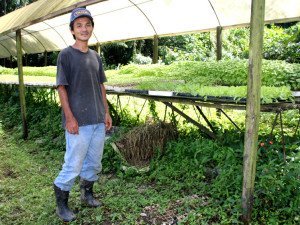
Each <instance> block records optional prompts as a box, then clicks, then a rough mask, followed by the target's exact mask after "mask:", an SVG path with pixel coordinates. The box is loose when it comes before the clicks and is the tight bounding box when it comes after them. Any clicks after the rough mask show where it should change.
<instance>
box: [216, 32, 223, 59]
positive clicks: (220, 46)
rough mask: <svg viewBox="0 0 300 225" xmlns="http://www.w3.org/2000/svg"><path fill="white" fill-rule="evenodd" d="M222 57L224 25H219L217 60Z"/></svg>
mask: <svg viewBox="0 0 300 225" xmlns="http://www.w3.org/2000/svg"><path fill="white" fill-rule="evenodd" d="M221 59H222V27H221V26H218V27H217V61H219V60H221Z"/></svg>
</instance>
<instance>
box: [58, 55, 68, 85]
mask: <svg viewBox="0 0 300 225" xmlns="http://www.w3.org/2000/svg"><path fill="white" fill-rule="evenodd" d="M66 65H67V56H66V54H64V53H63V52H60V53H59V55H58V58H57V72H56V87H58V86H59V85H66V86H67V85H69V82H68V78H67V74H68V72H67V66H66Z"/></svg>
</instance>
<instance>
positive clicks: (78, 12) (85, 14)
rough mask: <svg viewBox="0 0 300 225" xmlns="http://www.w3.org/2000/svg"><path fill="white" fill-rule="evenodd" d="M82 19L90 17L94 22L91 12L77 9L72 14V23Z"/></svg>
mask: <svg viewBox="0 0 300 225" xmlns="http://www.w3.org/2000/svg"><path fill="white" fill-rule="evenodd" d="M80 17H88V18H90V20H92V21H93V17H92V15H91V13H90V11H89V10H87V9H85V8H77V9H74V10H73V12H72V13H71V18H70V23H71V22H73V21H74V20H76V19H77V18H80Z"/></svg>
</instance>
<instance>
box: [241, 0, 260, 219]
mask: <svg viewBox="0 0 300 225" xmlns="http://www.w3.org/2000/svg"><path fill="white" fill-rule="evenodd" d="M264 18H265V0H252V4H251V25H250V48H249V50H250V52H249V68H248V83H247V105H246V121H245V129H246V130H245V141H244V162H243V192H242V199H243V202H242V209H243V211H242V219H243V221H244V223H245V224H249V223H250V220H251V213H252V206H253V192H254V181H255V173H256V159H257V145H258V129H259V118H260V92H261V74H262V50H263V35H264Z"/></svg>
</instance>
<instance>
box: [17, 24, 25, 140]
mask: <svg viewBox="0 0 300 225" xmlns="http://www.w3.org/2000/svg"><path fill="white" fill-rule="evenodd" d="M16 36H17V37H16V39H17V56H18V73H19V96H20V106H21V114H22V122H23V138H24V139H26V138H27V137H28V130H27V120H26V103H25V88H24V80H23V63H22V41H21V30H17V31H16Z"/></svg>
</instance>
